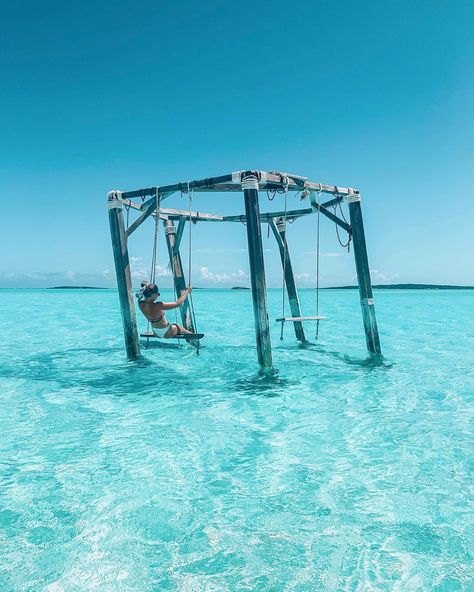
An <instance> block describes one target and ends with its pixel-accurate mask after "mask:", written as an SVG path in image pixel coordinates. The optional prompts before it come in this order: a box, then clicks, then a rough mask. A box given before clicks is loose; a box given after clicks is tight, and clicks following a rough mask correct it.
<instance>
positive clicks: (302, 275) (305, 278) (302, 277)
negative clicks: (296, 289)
mask: <svg viewBox="0 0 474 592" xmlns="http://www.w3.org/2000/svg"><path fill="white" fill-rule="evenodd" d="M310 278H311V274H309V273H308V272H307V271H303V273H295V279H297V280H300V281H301V282H307V281H309V280H310Z"/></svg>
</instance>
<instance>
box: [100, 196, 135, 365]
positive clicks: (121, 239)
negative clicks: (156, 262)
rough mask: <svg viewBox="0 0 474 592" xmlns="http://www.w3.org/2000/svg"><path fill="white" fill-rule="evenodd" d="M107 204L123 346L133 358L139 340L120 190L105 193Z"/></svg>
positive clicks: (130, 357) (129, 356)
mask: <svg viewBox="0 0 474 592" xmlns="http://www.w3.org/2000/svg"><path fill="white" fill-rule="evenodd" d="M107 204H108V210H109V223H110V235H111V238H112V249H113V253H114V264H115V273H116V276H117V287H118V293H119V300H120V310H121V313H122V324H123V333H124V337H125V347H126V350H127V356H128V358H129V359H135V358H137V357H138V356H139V355H140V341H139V337H138V330H137V318H136V315H135V305H134V299H133V287H132V277H131V274H130V261H129V257H128V247H127V235H126V232H125V224H124V220H123V202H122V199H121V195H120V191H111V192H110V193H109V194H108V195H107Z"/></svg>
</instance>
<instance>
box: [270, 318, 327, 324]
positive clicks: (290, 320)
mask: <svg viewBox="0 0 474 592" xmlns="http://www.w3.org/2000/svg"><path fill="white" fill-rule="evenodd" d="M325 318H326V317H281V318H280V319H275V321H276V322H277V323H286V322H289V323H298V322H302V321H322V320H323V319H325Z"/></svg>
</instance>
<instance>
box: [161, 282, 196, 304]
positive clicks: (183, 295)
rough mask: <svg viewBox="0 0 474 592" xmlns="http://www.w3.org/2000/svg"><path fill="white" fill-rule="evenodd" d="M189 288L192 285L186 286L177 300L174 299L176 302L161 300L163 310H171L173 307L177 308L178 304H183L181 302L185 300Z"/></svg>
mask: <svg viewBox="0 0 474 592" xmlns="http://www.w3.org/2000/svg"><path fill="white" fill-rule="evenodd" d="M191 290H192V287H191V286H188V287H187V288H186V290H185V291H184V292H183V293H182V294H181V296H180V297H179V298H178V300H176V302H163V303H162V307H163V310H171V309H173V308H178V306H181V305H182V304H183V302H184V301H185V300H186V298H187V297H188V294H190V293H191Z"/></svg>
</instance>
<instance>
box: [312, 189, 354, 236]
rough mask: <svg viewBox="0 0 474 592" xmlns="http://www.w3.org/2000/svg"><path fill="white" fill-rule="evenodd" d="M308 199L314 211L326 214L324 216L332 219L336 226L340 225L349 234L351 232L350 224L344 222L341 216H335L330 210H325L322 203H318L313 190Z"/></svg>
mask: <svg viewBox="0 0 474 592" xmlns="http://www.w3.org/2000/svg"><path fill="white" fill-rule="evenodd" d="M310 199H311V205H312V206H313V209H314V211H315V212H317V211H318V210H319V211H320V212H321V214H323V215H324V216H326V218H329V220H332V221H333V222H335V223H336V224H337V225H338V226H340V227H341V228H343V229H344V230H345V231H346V232H347V233H349V234H350V232H351V227H350V224H347V223H346V222H344V220H341V218H339V216H336V214H333V213H332V212H331V211H329V210H327V209H326V208H325V207H324V206H323V205H322V204H319V203H318V201H317V198H316V194H315V193H314V192H313V193H311V197H310Z"/></svg>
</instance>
